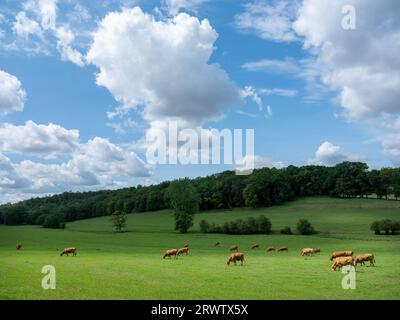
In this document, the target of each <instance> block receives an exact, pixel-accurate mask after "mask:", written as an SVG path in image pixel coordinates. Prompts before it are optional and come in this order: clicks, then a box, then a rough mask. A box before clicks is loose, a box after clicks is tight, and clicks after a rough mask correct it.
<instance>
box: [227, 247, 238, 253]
mask: <svg viewBox="0 0 400 320" xmlns="http://www.w3.org/2000/svg"><path fill="white" fill-rule="evenodd" d="M229 250H230V251H236V252H237V251H238V250H239V247H238V246H231V247H230V248H229Z"/></svg>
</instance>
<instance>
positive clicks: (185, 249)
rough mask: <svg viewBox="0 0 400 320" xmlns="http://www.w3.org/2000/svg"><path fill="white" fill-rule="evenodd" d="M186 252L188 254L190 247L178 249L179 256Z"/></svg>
mask: <svg viewBox="0 0 400 320" xmlns="http://www.w3.org/2000/svg"><path fill="white" fill-rule="evenodd" d="M184 253H186V255H188V253H189V248H188V247H183V248H180V249H178V252H177V253H176V255H177V256H178V257H179V256H180V255H181V254H184Z"/></svg>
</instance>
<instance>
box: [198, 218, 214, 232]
mask: <svg viewBox="0 0 400 320" xmlns="http://www.w3.org/2000/svg"><path fill="white" fill-rule="evenodd" d="M199 226H200V232H202V233H208V232H210V231H211V228H210V224H209V223H208V222H207V221H206V220H201V221H200V224H199Z"/></svg>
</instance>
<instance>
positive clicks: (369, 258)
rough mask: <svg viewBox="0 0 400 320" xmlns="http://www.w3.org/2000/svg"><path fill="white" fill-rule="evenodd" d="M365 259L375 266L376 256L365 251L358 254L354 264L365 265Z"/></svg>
mask: <svg viewBox="0 0 400 320" xmlns="http://www.w3.org/2000/svg"><path fill="white" fill-rule="evenodd" d="M365 261H369V265H370V266H373V265H374V264H375V257H374V255H373V254H372V253H364V254H359V255H357V256H356V258H355V259H354V265H355V266H356V265H357V264H359V263H360V264H361V265H364V262H365Z"/></svg>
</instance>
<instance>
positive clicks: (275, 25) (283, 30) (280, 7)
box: [235, 1, 298, 42]
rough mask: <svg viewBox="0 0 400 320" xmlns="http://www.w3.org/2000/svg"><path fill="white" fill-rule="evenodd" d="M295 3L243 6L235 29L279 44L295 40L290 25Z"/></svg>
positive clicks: (259, 3) (261, 3)
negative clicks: (252, 33) (250, 32)
mask: <svg viewBox="0 0 400 320" xmlns="http://www.w3.org/2000/svg"><path fill="white" fill-rule="evenodd" d="M297 6H298V3H297V1H273V3H272V4H271V3H270V2H266V1H256V2H254V3H247V4H245V6H244V8H245V10H244V12H243V13H241V14H238V15H236V17H235V25H236V28H237V29H239V30H243V31H252V32H255V33H256V34H257V35H258V36H259V37H260V38H262V39H265V40H274V41H279V42H290V41H294V40H296V39H297V36H296V33H295V32H294V31H293V28H292V23H293V20H294V18H295V14H296V10H297Z"/></svg>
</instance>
